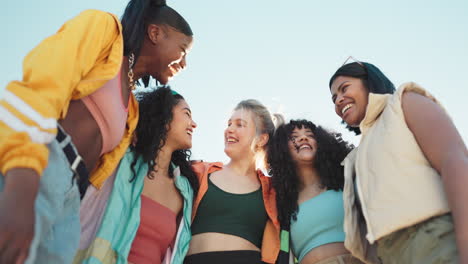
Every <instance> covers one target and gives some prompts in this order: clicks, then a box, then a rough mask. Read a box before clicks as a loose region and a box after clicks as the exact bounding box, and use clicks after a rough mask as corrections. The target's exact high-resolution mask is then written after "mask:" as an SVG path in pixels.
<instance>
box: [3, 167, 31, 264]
mask: <svg viewBox="0 0 468 264" xmlns="http://www.w3.org/2000/svg"><path fill="white" fill-rule="evenodd" d="M39 180H40V178H39V175H37V173H36V172H35V171H34V170H31V169H12V170H9V171H8V172H7V173H6V175H5V188H4V189H3V191H2V193H0V263H24V261H25V260H26V258H27V257H28V252H29V247H30V245H31V242H32V239H33V237H34V221H35V213H34V204H35V200H36V196H37V192H38V189H39Z"/></svg>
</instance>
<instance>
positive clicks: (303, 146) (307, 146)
mask: <svg viewBox="0 0 468 264" xmlns="http://www.w3.org/2000/svg"><path fill="white" fill-rule="evenodd" d="M305 148H308V149H310V148H311V147H310V146H309V145H302V146H301V147H299V149H305Z"/></svg>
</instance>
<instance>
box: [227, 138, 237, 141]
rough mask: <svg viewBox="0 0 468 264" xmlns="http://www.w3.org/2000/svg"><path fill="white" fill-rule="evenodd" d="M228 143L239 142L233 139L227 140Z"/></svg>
mask: <svg viewBox="0 0 468 264" xmlns="http://www.w3.org/2000/svg"><path fill="white" fill-rule="evenodd" d="M227 142H237V140H235V139H233V138H228V139H227Z"/></svg>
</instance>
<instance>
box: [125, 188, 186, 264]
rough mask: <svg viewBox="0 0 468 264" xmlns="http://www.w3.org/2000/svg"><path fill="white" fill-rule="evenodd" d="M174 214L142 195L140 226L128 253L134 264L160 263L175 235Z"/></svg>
mask: <svg viewBox="0 0 468 264" xmlns="http://www.w3.org/2000/svg"><path fill="white" fill-rule="evenodd" d="M176 218H177V217H176V214H175V213H174V212H173V211H171V209H169V208H167V207H165V206H163V205H161V204H160V203H158V202H156V201H154V200H152V199H150V198H148V197H146V196H144V195H142V196H141V211H140V226H139V227H138V231H137V233H136V236H135V239H134V240H133V243H132V248H131V249H130V253H129V254H128V261H129V262H131V263H134V264H151V263H157V264H160V263H161V262H162V261H163V260H164V257H165V254H166V251H167V248H168V247H169V246H172V245H173V243H174V239H175V236H176V228H177V226H176V220H177V219H176Z"/></svg>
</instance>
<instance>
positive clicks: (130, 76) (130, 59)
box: [127, 53, 136, 91]
mask: <svg viewBox="0 0 468 264" xmlns="http://www.w3.org/2000/svg"><path fill="white" fill-rule="evenodd" d="M134 63H135V54H133V53H131V54H130V56H128V74H127V75H128V83H129V84H128V87H129V88H130V90H131V91H133V90H135V88H136V86H135V81H134V80H133V64H134Z"/></svg>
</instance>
